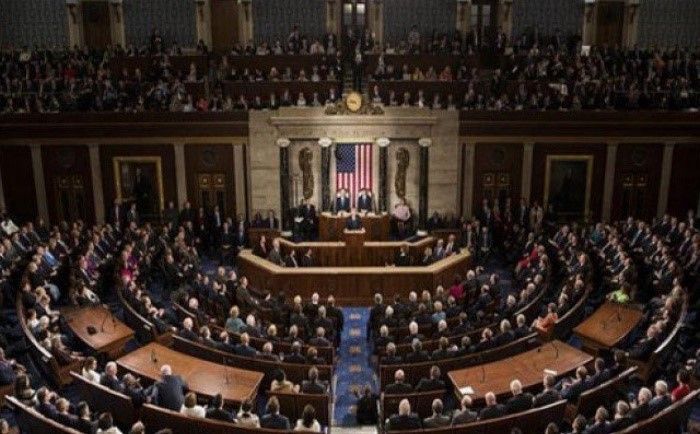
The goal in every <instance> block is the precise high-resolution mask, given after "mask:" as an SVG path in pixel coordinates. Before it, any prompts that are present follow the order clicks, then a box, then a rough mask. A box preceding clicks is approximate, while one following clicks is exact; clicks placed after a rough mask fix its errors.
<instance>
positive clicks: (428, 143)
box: [418, 137, 433, 148]
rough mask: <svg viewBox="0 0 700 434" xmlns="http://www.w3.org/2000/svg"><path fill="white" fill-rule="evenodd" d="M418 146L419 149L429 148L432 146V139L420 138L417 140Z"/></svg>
mask: <svg viewBox="0 0 700 434" xmlns="http://www.w3.org/2000/svg"><path fill="white" fill-rule="evenodd" d="M418 145H419V146H420V147H421V148H429V147H430V146H432V145H433V139H431V138H429V137H422V138H420V139H418Z"/></svg>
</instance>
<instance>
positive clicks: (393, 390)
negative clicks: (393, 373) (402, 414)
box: [384, 383, 413, 395]
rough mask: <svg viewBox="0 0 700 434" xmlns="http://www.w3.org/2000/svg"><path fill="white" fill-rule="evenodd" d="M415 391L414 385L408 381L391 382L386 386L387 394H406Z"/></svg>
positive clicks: (385, 391)
mask: <svg viewBox="0 0 700 434" xmlns="http://www.w3.org/2000/svg"><path fill="white" fill-rule="evenodd" d="M411 392H413V387H411V385H410V384H408V383H391V384H387V385H386V387H385V388H384V393H386V394H387V395H405V394H408V393H411Z"/></svg>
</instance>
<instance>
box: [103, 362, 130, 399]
mask: <svg viewBox="0 0 700 434" xmlns="http://www.w3.org/2000/svg"><path fill="white" fill-rule="evenodd" d="M100 384H102V385H103V386H106V387H108V388H110V389H112V390H114V391H115V392H119V393H124V384H122V382H121V381H120V380H119V377H117V364H116V363H115V362H107V364H106V365H105V372H104V374H102V378H101V379H100Z"/></svg>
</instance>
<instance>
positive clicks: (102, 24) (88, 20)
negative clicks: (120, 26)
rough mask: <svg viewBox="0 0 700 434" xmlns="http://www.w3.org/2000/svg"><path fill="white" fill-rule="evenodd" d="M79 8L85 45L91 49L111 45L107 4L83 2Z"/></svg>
mask: <svg viewBox="0 0 700 434" xmlns="http://www.w3.org/2000/svg"><path fill="white" fill-rule="evenodd" d="M81 7H82V9H83V14H82V15H83V36H84V39H85V45H86V46H88V47H91V48H105V47H107V46H109V45H111V43H112V34H111V29H110V24H109V4H108V3H107V2H102V1H84V2H82V4H81Z"/></svg>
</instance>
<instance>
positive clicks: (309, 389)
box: [301, 380, 328, 395]
mask: <svg viewBox="0 0 700 434" xmlns="http://www.w3.org/2000/svg"><path fill="white" fill-rule="evenodd" d="M327 390H328V388H327V387H326V385H325V384H323V383H320V382H318V381H314V382H311V381H306V380H304V381H303V382H302V383H301V393H308V394H309V395H323V394H324V393H326V391H327Z"/></svg>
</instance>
